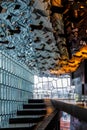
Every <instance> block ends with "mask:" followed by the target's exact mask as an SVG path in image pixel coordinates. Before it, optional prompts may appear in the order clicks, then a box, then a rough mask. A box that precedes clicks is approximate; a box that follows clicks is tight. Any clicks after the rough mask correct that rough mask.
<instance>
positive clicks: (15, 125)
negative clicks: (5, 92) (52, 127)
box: [0, 99, 46, 130]
mask: <svg viewBox="0 0 87 130" xmlns="http://www.w3.org/2000/svg"><path fill="white" fill-rule="evenodd" d="M45 115H46V105H45V103H44V100H43V99H30V100H28V103H27V104H23V109H22V110H18V111H17V116H16V117H13V118H10V119H9V127H8V128H7V127H6V128H0V130H5V129H6V130H10V129H13V130H15V129H17V130H34V129H35V127H36V126H37V124H38V123H40V122H41V121H42V120H43V119H44V117H45Z"/></svg>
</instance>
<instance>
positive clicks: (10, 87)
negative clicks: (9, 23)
mask: <svg viewBox="0 0 87 130" xmlns="http://www.w3.org/2000/svg"><path fill="white" fill-rule="evenodd" d="M33 80H34V78H33V73H32V72H31V71H29V69H28V68H27V67H26V66H24V65H22V64H19V63H18V62H17V61H15V60H13V59H12V58H11V57H9V56H8V55H6V54H4V53H3V52H2V51H0V127H4V126H6V125H8V119H9V117H12V116H15V114H16V111H17V109H21V108H22V104H23V103H25V102H27V101H28V99H30V98H32V96H33V93H32V91H33V86H34V85H33V83H34V81H33Z"/></svg>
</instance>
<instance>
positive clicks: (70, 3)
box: [0, 0, 87, 75]
mask: <svg viewBox="0 0 87 130" xmlns="http://www.w3.org/2000/svg"><path fill="white" fill-rule="evenodd" d="M86 43H87V0H7V1H5V0H3V1H2V0H1V1H0V50H1V51H4V52H5V53H7V54H9V55H11V56H12V57H14V58H15V59H17V60H18V61H20V62H23V63H25V64H26V65H27V66H28V67H29V69H31V70H34V71H36V72H38V73H39V74H41V75H43V74H44V75H61V74H66V73H70V72H73V71H75V70H76V69H77V68H78V66H79V64H80V62H81V61H82V60H84V59H85V58H87V52H86V50H87V45H86Z"/></svg>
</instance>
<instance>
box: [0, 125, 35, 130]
mask: <svg viewBox="0 0 87 130" xmlns="http://www.w3.org/2000/svg"><path fill="white" fill-rule="evenodd" d="M35 127H36V125H32V126H29V127H26V126H24V127H22V126H20V127H16V126H15V127H6V128H0V130H34V128H35Z"/></svg>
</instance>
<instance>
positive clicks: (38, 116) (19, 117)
mask: <svg viewBox="0 0 87 130" xmlns="http://www.w3.org/2000/svg"><path fill="white" fill-rule="evenodd" d="M40 117H43V115H34V116H31V115H30V116H29V115H28V116H17V117H13V118H10V119H22V118H23V119H24V118H25V119H26V118H40Z"/></svg>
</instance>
